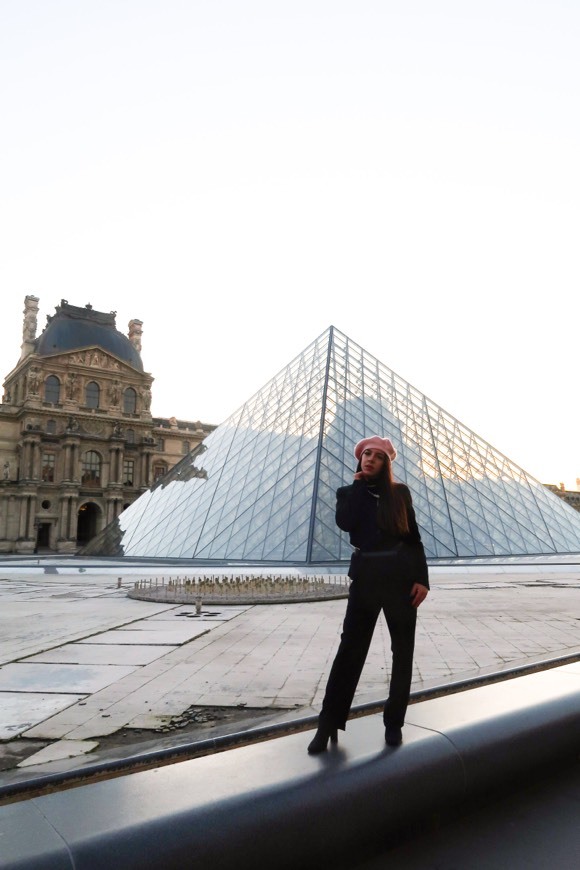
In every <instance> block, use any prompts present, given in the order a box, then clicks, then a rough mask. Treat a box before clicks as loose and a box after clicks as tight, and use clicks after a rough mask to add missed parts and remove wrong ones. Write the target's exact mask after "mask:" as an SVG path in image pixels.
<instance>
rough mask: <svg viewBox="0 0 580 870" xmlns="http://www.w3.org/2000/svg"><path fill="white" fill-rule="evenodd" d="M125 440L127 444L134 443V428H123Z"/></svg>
mask: <svg viewBox="0 0 580 870" xmlns="http://www.w3.org/2000/svg"><path fill="white" fill-rule="evenodd" d="M125 441H126V442H127V444H134V443H135V430H134V429H125Z"/></svg>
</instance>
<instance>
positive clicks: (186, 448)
mask: <svg viewBox="0 0 580 870" xmlns="http://www.w3.org/2000/svg"><path fill="white" fill-rule="evenodd" d="M181 452H182V453H183V455H184V456H185V455H186V453H189V441H182V442H181Z"/></svg>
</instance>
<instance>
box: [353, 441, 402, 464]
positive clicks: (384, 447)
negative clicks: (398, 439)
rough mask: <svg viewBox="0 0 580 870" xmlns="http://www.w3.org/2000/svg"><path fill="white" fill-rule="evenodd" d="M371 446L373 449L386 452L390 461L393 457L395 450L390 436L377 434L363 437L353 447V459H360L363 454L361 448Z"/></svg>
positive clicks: (395, 453)
mask: <svg viewBox="0 0 580 870" xmlns="http://www.w3.org/2000/svg"><path fill="white" fill-rule="evenodd" d="M367 447H371V448H372V449H373V450H380V451H381V453H386V455H387V456H388V457H389V459H390V460H391V462H392V461H393V460H394V459H395V457H396V455H397V451H396V449H395V447H394V446H393V442H392V441H391V440H390V438H380V437H379V435H371V437H370V438H363V440H362V441H359V442H358V444H357V445H356V447H355V448H354V456H355V459H360V458H361V456H362V455H363V450H366V449H367Z"/></svg>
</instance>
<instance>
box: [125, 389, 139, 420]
mask: <svg viewBox="0 0 580 870" xmlns="http://www.w3.org/2000/svg"><path fill="white" fill-rule="evenodd" d="M136 410H137V393H136V392H135V390H134V389H133V387H127V389H126V390H125V392H124V393H123V411H124V412H125V414H134V413H135V411H136Z"/></svg>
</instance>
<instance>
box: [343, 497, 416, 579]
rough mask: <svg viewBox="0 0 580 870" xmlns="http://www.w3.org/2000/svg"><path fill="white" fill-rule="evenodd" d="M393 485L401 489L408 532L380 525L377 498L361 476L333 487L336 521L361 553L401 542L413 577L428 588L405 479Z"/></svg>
mask: <svg viewBox="0 0 580 870" xmlns="http://www.w3.org/2000/svg"><path fill="white" fill-rule="evenodd" d="M396 486H398V487H399V488H400V489H401V490H402V492H403V498H404V500H405V507H406V508H407V519H408V523H409V532H408V533H406V534H402V535H389V534H388V533H387V532H386V531H384V530H383V529H381V528H380V527H379V524H378V522H377V498H376V497H375V496H373V495H372V494H371V493H370V492H369V489H368V487H367V484H366V482H365V481H364V480H355V481H354V483H352V484H351V485H350V486H341V487H340V489H338V490H337V491H336V524H337V526H338V527H339V528H340V529H342V530H343V531H344V532H348V533H349V535H350V542H351V544H352V545H353V547H356V548H357V549H358V550H360V551H361V552H362V553H371V552H372V553H378V552H380V551H386V550H390V549H392V548H393V547H395V546H396V545H397V544H399V543H400V542H403V543H404V544H405V545H406V549H408V550H409V551H410V552H412V554H413V557H414V558H413V568H414V570H413V574H414V575H415V576H414V581H415V582H416V583H421V584H422V585H423V586H426V587H427V588H429V576H428V568H427V559H426V558H425V550H424V549H423V544H422V542H421V535H420V533H419V527H418V526H417V520H416V518H415V511H414V510H413V501H412V499H411V493H410V492H409V488H408V487H407V486H406V485H405V484H404V483H398V484H396ZM351 576H352V574H351Z"/></svg>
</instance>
